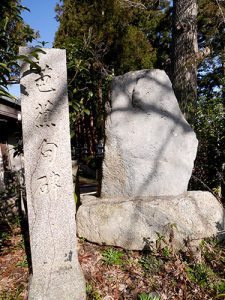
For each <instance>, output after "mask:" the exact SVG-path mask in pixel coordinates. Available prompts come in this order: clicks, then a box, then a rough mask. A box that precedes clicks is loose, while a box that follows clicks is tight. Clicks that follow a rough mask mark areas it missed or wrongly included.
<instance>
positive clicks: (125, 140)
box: [101, 70, 198, 197]
mask: <svg viewBox="0 0 225 300" xmlns="http://www.w3.org/2000/svg"><path fill="white" fill-rule="evenodd" d="M111 106H112V108H111V113H110V114H109V115H108V117H107V121H106V144H105V159H104V163H103V182H102V194H101V195H102V197H115V196H131V197H135V196H161V195H179V194H181V193H183V192H185V191H187V185H188V181H189V179H190V176H191V172H192V168H193V163H194V159H195V157H196V151H197V144H198V142H197V139H196V136H195V133H194V132H193V130H192V128H191V127H190V126H189V124H188V123H187V121H186V120H185V119H184V117H183V115H182V113H181V111H180V108H179V106H178V103H177V100H176V97H175V95H174V92H173V90H172V85H171V82H170V80H169V78H168V76H167V75H166V73H165V72H164V71H161V70H151V71H149V70H142V71H136V72H129V73H127V74H125V75H124V76H118V77H116V78H115V79H114V80H113V83H112V97H111Z"/></svg>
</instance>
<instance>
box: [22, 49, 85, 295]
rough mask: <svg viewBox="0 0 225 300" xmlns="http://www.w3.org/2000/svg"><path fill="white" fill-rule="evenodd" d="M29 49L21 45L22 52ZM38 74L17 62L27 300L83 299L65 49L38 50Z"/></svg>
mask: <svg viewBox="0 0 225 300" xmlns="http://www.w3.org/2000/svg"><path fill="white" fill-rule="evenodd" d="M29 51H30V49H29V48H21V49H20V53H21V54H28V53H29ZM44 51H45V52H46V54H40V61H39V64H40V66H41V68H42V72H41V74H38V73H37V72H35V71H32V70H30V67H29V66H28V65H26V64H23V65H22V74H21V75H22V79H21V96H22V121H23V124H22V125H23V141H24V162H25V180H26V192H27V204H28V218H29V230H30V244H31V255H32V270H33V275H32V279H31V281H30V288H29V300H39V299H40V300H62V299H66V300H83V299H85V282H84V278H83V275H82V272H81V269H80V266H79V263H78V257H77V248H76V247H77V246H76V224H75V217H74V216H75V204H74V197H73V184H72V168H71V164H72V163H71V153H70V134H69V113H68V100H67V76H66V53H65V50H60V49H44Z"/></svg>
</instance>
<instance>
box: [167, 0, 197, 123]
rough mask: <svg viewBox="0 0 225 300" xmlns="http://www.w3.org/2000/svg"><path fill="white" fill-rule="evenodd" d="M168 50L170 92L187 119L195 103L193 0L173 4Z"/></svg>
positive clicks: (195, 13) (195, 50)
mask: <svg viewBox="0 0 225 300" xmlns="http://www.w3.org/2000/svg"><path fill="white" fill-rule="evenodd" d="M172 49H173V50H172V78H171V79H172V83H173V88H174V92H175V94H176V97H177V99H178V102H179V104H180V108H181V111H182V112H183V113H184V114H185V115H186V117H187V118H189V119H190V116H191V111H192V109H193V108H194V106H195V103H196V99H197V60H196V54H197V53H198V42H197V0H174V2H173V48H172Z"/></svg>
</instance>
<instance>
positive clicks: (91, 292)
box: [86, 283, 102, 300]
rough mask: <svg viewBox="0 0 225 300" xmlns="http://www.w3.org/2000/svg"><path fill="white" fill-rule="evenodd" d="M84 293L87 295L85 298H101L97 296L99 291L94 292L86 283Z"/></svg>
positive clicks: (96, 299)
mask: <svg viewBox="0 0 225 300" xmlns="http://www.w3.org/2000/svg"><path fill="white" fill-rule="evenodd" d="M86 293H87V296H88V297H90V298H91V299H93V300H102V297H101V295H100V294H99V291H97V290H94V289H93V287H92V285H91V284H90V283H87V285H86Z"/></svg>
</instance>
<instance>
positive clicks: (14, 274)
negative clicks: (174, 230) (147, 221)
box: [0, 228, 212, 300]
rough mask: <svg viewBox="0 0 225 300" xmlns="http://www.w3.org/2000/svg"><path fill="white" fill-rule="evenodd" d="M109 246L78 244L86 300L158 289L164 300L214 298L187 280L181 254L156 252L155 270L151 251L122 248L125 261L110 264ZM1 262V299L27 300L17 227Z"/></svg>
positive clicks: (118, 298) (130, 299) (127, 297)
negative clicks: (106, 256)
mask: <svg viewBox="0 0 225 300" xmlns="http://www.w3.org/2000/svg"><path fill="white" fill-rule="evenodd" d="M107 249H109V247H107V246H99V245H95V244H92V243H89V242H86V241H83V240H80V241H79V243H78V252H79V261H80V264H81V267H82V269H83V273H84V276H85V279H86V282H87V300H135V299H138V295H139V294H140V293H141V292H146V293H150V292H157V293H158V294H159V295H160V296H161V299H162V300H204V299H205V300H209V299H212V293H211V292H210V291H209V289H208V288H207V287H204V288H202V287H200V286H199V285H198V284H196V283H194V282H192V281H190V279H188V276H187V272H186V265H185V262H184V260H183V259H182V257H181V255H173V256H172V257H170V258H168V259H165V258H164V259H162V257H160V255H158V256H157V255H155V257H154V260H153V262H154V261H155V262H160V263H159V264H158V265H157V264H156V267H155V269H154V268H152V266H150V265H149V268H148V255H149V254H148V253H147V254H146V253H140V252H137V251H123V250H121V249H117V250H118V251H121V252H122V253H123V256H122V258H121V260H122V263H121V264H119V265H114V264H107V263H106V262H104V261H103V256H102V253H104V252H105V251H107ZM117 250H116V251H117ZM140 262H142V263H140ZM143 262H144V263H145V265H144V266H143ZM0 265H1V269H0V300H6V299H7V300H25V299H27V289H28V278H29V270H28V266H27V265H26V254H25V250H24V246H23V239H22V235H21V233H20V230H19V229H18V228H17V229H16V230H15V231H14V233H13V235H12V236H11V237H10V238H9V239H8V240H7V241H6V243H5V244H4V246H3V247H2V251H1V253H0ZM62 300H63V299H62Z"/></svg>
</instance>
